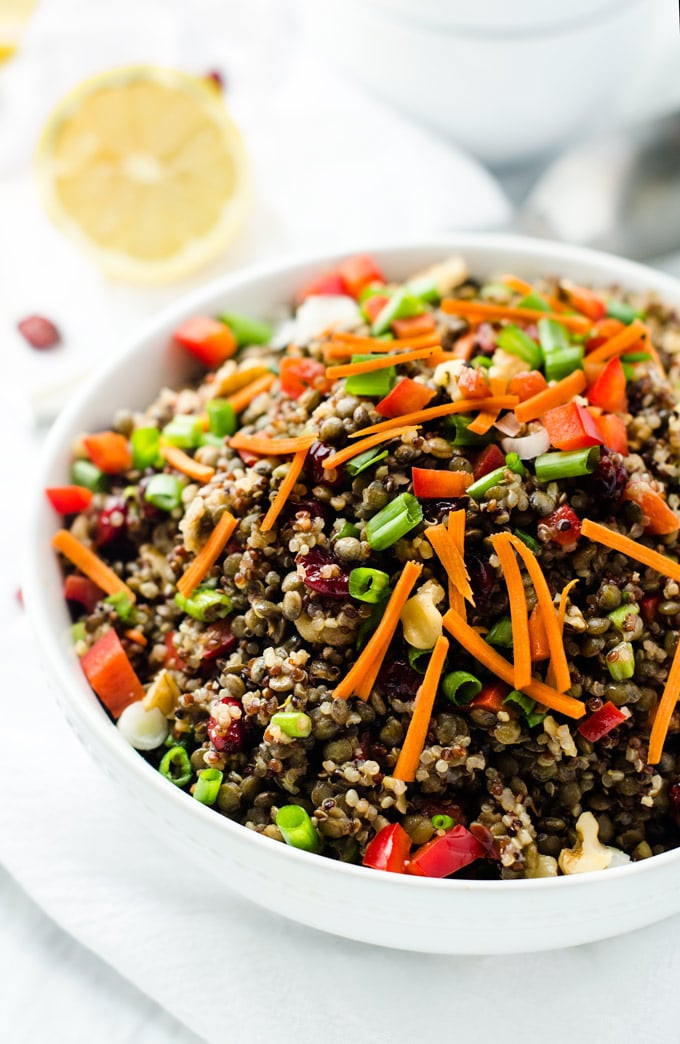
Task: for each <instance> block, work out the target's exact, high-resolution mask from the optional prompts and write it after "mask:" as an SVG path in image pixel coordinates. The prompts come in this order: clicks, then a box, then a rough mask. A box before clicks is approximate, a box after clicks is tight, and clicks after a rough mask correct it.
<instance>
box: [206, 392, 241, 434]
mask: <svg viewBox="0 0 680 1044" xmlns="http://www.w3.org/2000/svg"><path fill="white" fill-rule="evenodd" d="M205 409H206V413H207V414H208V425H209V428H210V431H211V432H212V434H213V435H220V436H221V437H222V438H224V436H225V435H234V434H235V432H236V430H237V428H238V417H237V416H236V411H235V409H234V407H233V406H232V404H231V403H230V402H229V401H228V400H227V399H208V401H207V403H206V404H205Z"/></svg>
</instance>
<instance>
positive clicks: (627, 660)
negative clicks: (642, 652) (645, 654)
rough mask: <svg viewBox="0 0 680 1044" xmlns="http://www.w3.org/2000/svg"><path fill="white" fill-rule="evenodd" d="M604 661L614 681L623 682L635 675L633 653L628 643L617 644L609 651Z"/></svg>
mask: <svg viewBox="0 0 680 1044" xmlns="http://www.w3.org/2000/svg"><path fill="white" fill-rule="evenodd" d="M606 660H607V669H608V670H609V673H610V674H611V676H612V678H613V679H614V681H625V680H626V679H627V678H632V677H633V675H634V674H635V653H634V651H633V646H632V645H631V644H630V642H619V644H618V645H615V646H614V648H613V649H610V650H609V652H608V653H607V656H606Z"/></svg>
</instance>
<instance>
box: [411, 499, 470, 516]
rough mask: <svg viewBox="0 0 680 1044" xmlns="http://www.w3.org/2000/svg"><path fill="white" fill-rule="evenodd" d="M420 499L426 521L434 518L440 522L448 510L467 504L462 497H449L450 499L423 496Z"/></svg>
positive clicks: (454, 509) (458, 508)
mask: <svg viewBox="0 0 680 1044" xmlns="http://www.w3.org/2000/svg"><path fill="white" fill-rule="evenodd" d="M420 499H421V503H422V505H423V514H424V516H425V518H426V519H427V520H428V521H429V520H430V519H434V521H436V522H441V520H442V519H443V518H444V516H445V515H448V514H449V512H450V511H459V510H460V509H461V508H465V507H466V506H467V500H466V499H463V498H462V497H451V498H450V499H448V498H447V499H444V498H440V497H424V498H420Z"/></svg>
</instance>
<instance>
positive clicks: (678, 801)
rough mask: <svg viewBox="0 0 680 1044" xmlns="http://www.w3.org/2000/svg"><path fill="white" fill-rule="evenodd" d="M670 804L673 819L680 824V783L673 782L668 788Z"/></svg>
mask: <svg viewBox="0 0 680 1044" xmlns="http://www.w3.org/2000/svg"><path fill="white" fill-rule="evenodd" d="M668 805H669V808H670V812H671V815H672V816H673V819H674V820H675V822H676V823H677V824H678V826H680V783H673V784H672V785H671V786H670V787H669V788H668Z"/></svg>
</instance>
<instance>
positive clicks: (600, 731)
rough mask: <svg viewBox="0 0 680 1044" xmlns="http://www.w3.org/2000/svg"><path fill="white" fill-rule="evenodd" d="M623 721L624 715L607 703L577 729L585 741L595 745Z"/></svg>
mask: <svg viewBox="0 0 680 1044" xmlns="http://www.w3.org/2000/svg"><path fill="white" fill-rule="evenodd" d="M625 720H626V715H625V714H622V713H621V711H620V710H619V708H618V707H615V706H614V704H613V703H611V702H607V703H605V705H604V707H600V709H599V710H598V711H595V713H594V714H591V715H590V717H589V718H586V719H585V721H582V722H581V723H580V725H578V726H577V728H578V731H579V732H580V733H581V735H582V736H583V737H584V738H585V739H587V740H590V742H591V743H596V742H597V741H598V740H599V739H602V737H603V736H606V735H607V733H608V732H611V731H612V729H615V728H616V726H617V725H620V724H621V722H622V721H625Z"/></svg>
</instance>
